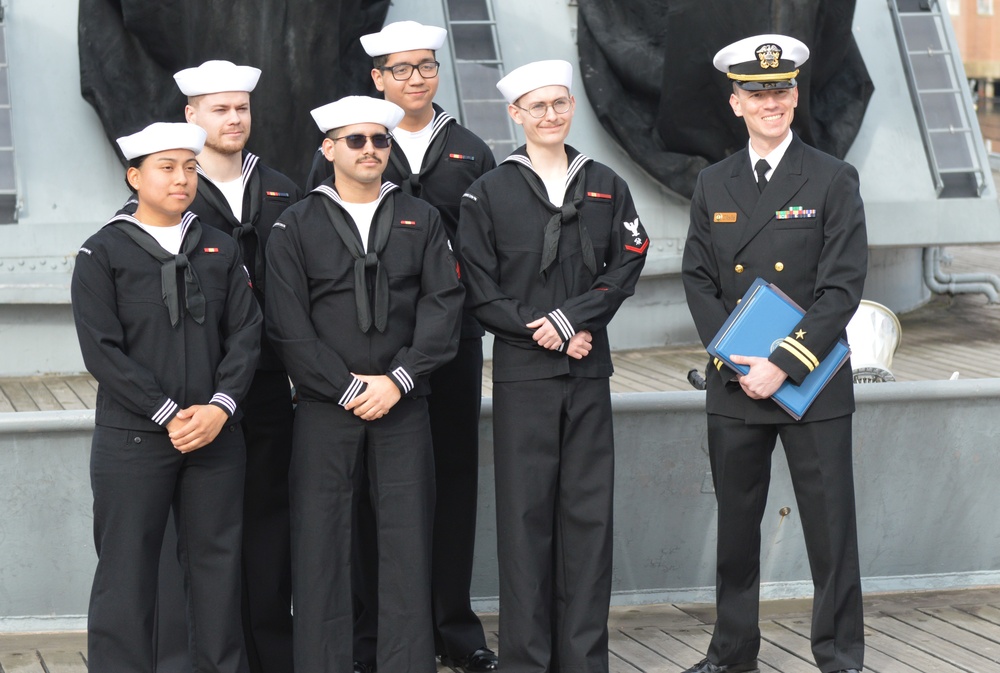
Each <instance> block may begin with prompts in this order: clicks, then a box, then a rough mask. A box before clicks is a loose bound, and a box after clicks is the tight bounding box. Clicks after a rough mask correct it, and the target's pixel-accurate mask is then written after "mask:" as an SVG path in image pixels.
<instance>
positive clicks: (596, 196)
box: [587, 192, 611, 199]
mask: <svg viewBox="0 0 1000 673" xmlns="http://www.w3.org/2000/svg"><path fill="white" fill-rule="evenodd" d="M587 196H589V197H590V198H592V199H610V198H611V195H610V194H602V193H600V192H587Z"/></svg>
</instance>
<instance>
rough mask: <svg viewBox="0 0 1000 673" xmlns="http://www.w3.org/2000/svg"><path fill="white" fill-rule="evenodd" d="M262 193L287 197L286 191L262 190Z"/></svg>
mask: <svg viewBox="0 0 1000 673" xmlns="http://www.w3.org/2000/svg"><path fill="white" fill-rule="evenodd" d="M264 193H265V194H266V195H268V196H284V197H285V198H287V197H288V192H264Z"/></svg>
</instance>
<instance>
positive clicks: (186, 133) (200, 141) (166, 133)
mask: <svg viewBox="0 0 1000 673" xmlns="http://www.w3.org/2000/svg"><path fill="white" fill-rule="evenodd" d="M206 136H207V134H206V133H205V129H203V128H201V127H200V126H197V125H195V124H188V123H186V122H156V123H154V124H150V125H149V126H147V127H146V128H144V129H143V130H141V131H139V132H138V133H133V134H132V135H130V136H123V137H121V138H119V139H118V140H116V141H115V142H117V143H118V147H120V148H121V151H122V154H124V155H125V158H126V159H127V160H132V159H135V158H137V157H144V156H146V155H147V154H153V153H154V152H163V151H165V150H178V149H180V150H191V151H192V152H194V153H195V154H200V153H201V150H202V148H203V147H204V146H205V138H206Z"/></svg>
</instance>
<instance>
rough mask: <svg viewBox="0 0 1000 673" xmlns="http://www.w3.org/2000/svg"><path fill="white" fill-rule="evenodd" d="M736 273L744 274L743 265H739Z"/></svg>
mask: <svg viewBox="0 0 1000 673" xmlns="http://www.w3.org/2000/svg"><path fill="white" fill-rule="evenodd" d="M734 271H736V273H743V265H742V264H737V265H736V268H735V269H734Z"/></svg>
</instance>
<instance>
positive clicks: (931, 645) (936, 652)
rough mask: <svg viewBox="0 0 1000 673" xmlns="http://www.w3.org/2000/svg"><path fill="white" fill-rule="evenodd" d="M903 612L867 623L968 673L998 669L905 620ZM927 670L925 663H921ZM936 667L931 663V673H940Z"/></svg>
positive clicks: (983, 659) (958, 646) (979, 657)
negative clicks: (932, 666) (932, 672)
mask: <svg viewBox="0 0 1000 673" xmlns="http://www.w3.org/2000/svg"><path fill="white" fill-rule="evenodd" d="M906 616H907V613H906V612H901V613H896V614H893V615H881V614H880V615H875V616H874V617H872V618H870V619H868V620H866V621H867V622H868V624H869V625H870V627H871V628H872V630H874V631H877V632H879V633H882V634H884V635H886V636H890V637H892V638H894V639H896V640H898V641H901V642H902V643H907V644H909V645H912V646H913V647H915V648H916V649H918V650H920V651H922V652H924V653H925V654H927V655H930V656H931V657H933V658H937V659H940V660H941V661H942V662H946V663H948V664H951V665H954V666H956V667H958V668H959V669H962V670H965V671H969V672H971V673H986V671H995V670H997V664H996V662H994V661H991V660H990V659H987V658H986V657H981V656H979V655H978V654H976V653H975V652H973V651H971V650H967V649H965V648H964V647H963V646H962V645H961V644H958V643H953V642H951V641H949V640H948V639H946V638H943V637H941V636H939V635H937V634H934V633H930V632H927V631H924V630H923V629H920V628H917V627H915V626H913V625H911V624H909V623H907V622H906V621H905V618H906ZM924 666H925V669H924V670H926V669H927V667H928V664H924ZM938 666H939V664H938V663H934V668H931V669H930V670H933V671H935V673H936V672H937V671H940V670H942V669H941V668H938Z"/></svg>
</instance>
